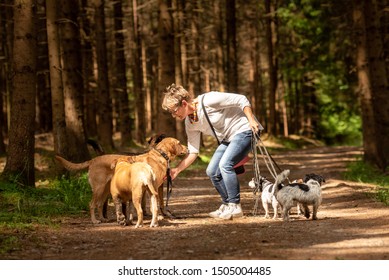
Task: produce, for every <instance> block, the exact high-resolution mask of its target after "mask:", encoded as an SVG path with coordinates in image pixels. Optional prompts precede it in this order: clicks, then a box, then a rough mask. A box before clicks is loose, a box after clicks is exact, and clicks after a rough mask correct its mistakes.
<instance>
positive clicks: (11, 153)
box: [3, 0, 37, 187]
mask: <svg viewBox="0 0 389 280" xmlns="http://www.w3.org/2000/svg"><path fill="white" fill-rule="evenodd" d="M34 7H35V1H34V0H28V1H27V0H23V1H22V0H15V5H14V43H13V47H14V52H13V53H14V55H13V73H14V76H13V93H14V94H13V96H12V107H11V120H10V121H11V127H10V131H9V146H8V151H7V152H8V153H7V163H6V165H5V168H4V172H3V176H4V177H6V178H8V179H12V180H15V181H17V182H18V183H19V184H22V185H24V186H31V187H33V186H35V173H34V146H35V138H34V130H35V123H34V121H35V98H36V83H37V78H36V57H37V53H36V31H35V22H34V18H35V17H34Z"/></svg>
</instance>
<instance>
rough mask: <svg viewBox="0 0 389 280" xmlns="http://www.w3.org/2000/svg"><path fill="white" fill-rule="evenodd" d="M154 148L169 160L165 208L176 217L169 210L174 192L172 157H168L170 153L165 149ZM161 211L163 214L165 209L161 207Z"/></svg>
mask: <svg viewBox="0 0 389 280" xmlns="http://www.w3.org/2000/svg"><path fill="white" fill-rule="evenodd" d="M154 150H156V151H157V152H158V153H160V154H161V156H163V157H164V159H166V161H167V169H166V182H167V184H166V203H165V210H166V212H168V213H169V214H170V215H171V216H172V217H175V216H174V215H173V214H172V213H171V212H170V210H169V199H170V197H171V194H172V190H173V180H172V177H171V176H170V158H169V157H168V155H167V154H166V153H165V152H164V151H161V150H159V149H157V148H154ZM161 212H162V214H164V213H163V211H162V209H161Z"/></svg>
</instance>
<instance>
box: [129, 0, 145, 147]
mask: <svg viewBox="0 0 389 280" xmlns="http://www.w3.org/2000/svg"><path fill="white" fill-rule="evenodd" d="M130 20H132V27H133V28H132V30H131V31H132V36H131V37H132V41H133V43H132V47H131V63H132V77H133V79H132V80H133V87H134V94H135V113H136V118H135V137H134V138H135V139H136V140H137V141H138V142H139V143H142V144H144V143H145V140H146V135H145V132H146V116H145V113H146V110H145V95H144V91H143V79H142V62H141V55H142V54H141V44H140V35H139V22H138V12H137V2H136V0H132V17H131V19H130Z"/></svg>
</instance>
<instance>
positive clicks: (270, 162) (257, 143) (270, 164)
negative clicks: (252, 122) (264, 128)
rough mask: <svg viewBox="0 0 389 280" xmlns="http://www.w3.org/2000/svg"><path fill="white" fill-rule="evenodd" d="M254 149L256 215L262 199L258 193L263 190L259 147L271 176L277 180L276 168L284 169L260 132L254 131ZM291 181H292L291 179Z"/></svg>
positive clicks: (254, 210) (279, 170)
mask: <svg viewBox="0 0 389 280" xmlns="http://www.w3.org/2000/svg"><path fill="white" fill-rule="evenodd" d="M251 146H252V150H253V155H254V159H253V160H254V183H255V188H254V190H253V195H254V197H256V199H255V204H254V209H253V215H254V216H255V215H256V214H257V213H258V207H259V200H260V195H259V194H258V195H257V193H259V192H262V188H261V182H260V178H261V175H260V169H259V161H258V151H257V147H258V149H259V151H260V153H261V155H262V158H263V160H264V162H265V164H266V167H267V169H268V170H269V172H270V174H271V176H272V177H273V178H274V180H276V177H277V171H276V168H277V169H278V172H280V173H281V172H282V169H281V168H280V166H279V165H278V164H277V162H276V161H275V160H274V158H273V157H272V156H271V154H270V153H269V151H268V150H267V149H266V146H265V144H264V143H263V141H262V139H261V137H260V133H254V137H253V138H252V143H251ZM275 167H276V168H275ZM287 179H288V181H289V178H287ZM289 183H290V181H289Z"/></svg>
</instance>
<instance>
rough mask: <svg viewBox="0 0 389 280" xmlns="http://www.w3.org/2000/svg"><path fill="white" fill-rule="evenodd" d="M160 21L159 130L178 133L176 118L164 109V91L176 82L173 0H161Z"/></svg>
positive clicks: (171, 133)
mask: <svg viewBox="0 0 389 280" xmlns="http://www.w3.org/2000/svg"><path fill="white" fill-rule="evenodd" d="M158 4H159V22H158V30H159V32H158V36H159V49H158V93H159V96H158V123H157V131H159V132H163V133H165V134H167V135H176V129H175V127H176V125H175V119H174V118H172V116H171V114H170V113H169V112H166V111H164V110H162V107H161V102H162V97H163V96H162V92H163V91H164V90H165V88H166V87H167V86H169V85H170V84H172V83H174V77H175V75H174V32H173V20H172V16H171V12H170V11H171V8H172V6H171V1H170V0H159V1H158Z"/></svg>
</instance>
